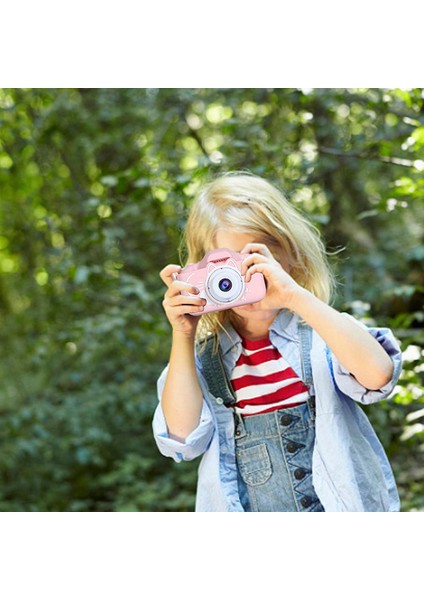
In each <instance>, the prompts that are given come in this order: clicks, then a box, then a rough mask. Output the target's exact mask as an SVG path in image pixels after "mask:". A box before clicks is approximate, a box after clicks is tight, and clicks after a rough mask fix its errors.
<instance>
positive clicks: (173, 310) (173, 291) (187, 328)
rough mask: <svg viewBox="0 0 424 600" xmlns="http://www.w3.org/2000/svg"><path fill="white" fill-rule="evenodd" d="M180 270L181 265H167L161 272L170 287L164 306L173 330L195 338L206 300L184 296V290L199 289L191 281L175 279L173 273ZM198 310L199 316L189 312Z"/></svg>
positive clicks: (196, 291)
mask: <svg viewBox="0 0 424 600" xmlns="http://www.w3.org/2000/svg"><path fill="white" fill-rule="evenodd" d="M180 271H181V267H180V266H179V265H167V266H166V267H164V268H163V269H162V271H161V272H160V277H161V279H162V281H163V282H164V283H165V285H166V286H167V287H168V290H167V291H166V293H165V296H164V299H163V302H162V306H163V308H164V311H165V313H166V316H167V318H168V321H169V322H170V324H171V327H172V330H173V332H174V333H178V334H182V335H183V336H186V337H193V338H194V335H195V333H196V328H197V325H198V323H199V317H201V316H202V312H203V307H204V306H205V304H206V300H204V299H203V298H198V297H196V296H185V295H184V296H183V295H182V294H181V293H180V292H182V291H183V290H184V291H186V292H189V293H190V294H198V293H199V290H198V289H197V288H195V287H193V286H192V285H190V284H189V283H186V282H185V281H177V280H175V279H174V277H173V275H174V274H176V273H179V272H180ZM197 312H198V313H199V316H198V317H197V316H193V315H190V314H188V313H197Z"/></svg>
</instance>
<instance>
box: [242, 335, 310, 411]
mask: <svg viewBox="0 0 424 600" xmlns="http://www.w3.org/2000/svg"><path fill="white" fill-rule="evenodd" d="M231 383H232V386H233V389H234V391H235V393H236V412H238V413H241V414H243V415H245V416H248V415H257V414H260V413H267V412H271V411H273V410H278V409H280V408H287V407H289V406H297V405H299V404H302V403H304V402H306V401H307V399H308V387H307V386H306V385H305V384H304V383H303V382H302V380H301V379H300V377H298V376H297V375H296V373H295V372H294V371H293V369H292V368H291V367H290V365H289V364H288V363H287V362H286V361H285V360H284V358H283V357H282V356H281V354H280V353H279V351H278V350H277V349H276V348H274V346H273V345H272V344H271V342H270V340H269V338H264V339H261V340H255V341H250V340H246V339H244V338H242V351H241V354H240V358H239V359H238V361H237V363H236V366H235V367H234V370H233V372H232V375H231Z"/></svg>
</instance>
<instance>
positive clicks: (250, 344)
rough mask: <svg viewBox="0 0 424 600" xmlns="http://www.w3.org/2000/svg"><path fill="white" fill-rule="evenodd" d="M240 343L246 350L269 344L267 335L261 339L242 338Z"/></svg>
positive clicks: (257, 348) (258, 348)
mask: <svg viewBox="0 0 424 600" xmlns="http://www.w3.org/2000/svg"><path fill="white" fill-rule="evenodd" d="M241 343H242V346H243V348H246V350H260V349H261V348H266V347H267V346H270V345H271V342H270V341H269V337H266V338H262V339H261V340H246V338H242V342H241Z"/></svg>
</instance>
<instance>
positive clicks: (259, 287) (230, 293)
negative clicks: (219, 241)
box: [175, 248, 266, 316]
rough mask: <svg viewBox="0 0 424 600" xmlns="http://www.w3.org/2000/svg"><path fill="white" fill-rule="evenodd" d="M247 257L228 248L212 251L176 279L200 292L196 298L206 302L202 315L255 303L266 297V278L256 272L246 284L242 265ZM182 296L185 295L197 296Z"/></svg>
mask: <svg viewBox="0 0 424 600" xmlns="http://www.w3.org/2000/svg"><path fill="white" fill-rule="evenodd" d="M246 256H248V254H239V253H238V252H232V251H231V250H228V249H227V248H221V249H219V250H211V251H210V252H207V253H206V255H205V256H204V258H203V259H202V260H201V261H200V262H198V263H195V264H193V265H188V266H187V267H185V268H184V269H182V271H181V272H180V273H178V274H177V275H175V279H178V280H179V281H185V282H187V283H190V284H191V285H193V286H195V287H197V288H198V289H199V290H200V293H199V294H197V295H196V297H197V298H204V299H205V300H206V305H205V307H204V309H203V313H202V314H204V313H207V312H214V311H217V310H225V309H227V308H234V307H236V306H243V305H244V304H253V303H254V302H259V301H260V300H262V299H263V298H264V297H265V294H266V287H265V279H264V277H263V275H262V274H261V273H253V275H252V278H251V280H250V281H249V283H246V281H245V279H244V277H243V276H242V274H241V263H242V262H243V260H244V259H245V258H246ZM181 293H182V294H183V295H185V296H193V295H194V294H189V293H188V292H181ZM189 314H193V315H196V316H199V313H189Z"/></svg>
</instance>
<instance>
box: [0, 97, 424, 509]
mask: <svg viewBox="0 0 424 600" xmlns="http://www.w3.org/2000/svg"><path fill="white" fill-rule="evenodd" d="M0 124H1V125H0V311H1V313H0V324H1V327H0V336H1V337H0V344H1V360H0V510H2V511H191V510H193V508H194V496H195V485H196V470H197V467H198V460H197V461H193V462H190V463H182V464H179V465H177V464H175V463H174V462H173V461H172V460H171V459H166V458H163V457H162V456H161V455H160V454H159V452H158V451H157V449H156V446H155V443H154V441H153V438H152V433H151V419H152V415H153V411H154V408H155V405H156V402H157V400H156V387H155V386H156V379H157V377H158V375H159V374H160V372H161V370H162V368H163V367H164V365H165V363H166V361H167V357H168V353H169V348H170V336H169V334H170V328H169V325H168V323H167V321H166V318H165V316H164V313H163V310H162V306H161V300H162V296H163V293H164V289H163V286H162V282H161V281H160V279H159V276H158V272H159V270H160V269H161V268H162V267H163V266H164V265H165V264H167V263H169V262H178V254H177V247H178V243H179V239H180V234H181V230H182V228H183V226H184V222H185V219H186V216H187V210H188V207H189V206H190V202H191V200H192V197H193V194H194V193H195V192H196V190H197V189H198V187H199V185H201V184H202V183H204V182H205V181H206V180H207V179H208V177H210V176H211V175H213V174H216V173H220V172H223V171H226V170H236V169H247V170H249V171H251V172H253V173H256V174H259V175H262V176H264V177H266V178H268V179H269V180H270V181H272V182H273V183H275V184H276V185H277V186H278V187H280V189H282V190H283V191H284V192H285V193H286V194H287V195H288V197H289V198H290V199H291V200H292V202H293V203H294V204H295V205H296V206H297V207H298V208H299V209H300V210H303V211H305V212H307V213H308V214H309V215H310V217H311V218H312V219H313V221H314V222H315V223H316V224H317V226H318V227H319V228H320V229H321V231H322V233H323V235H324V236H325V239H326V241H327V245H328V249H329V251H331V252H333V253H334V256H333V258H332V262H333V265H334V268H335V270H336V272H337V277H338V280H339V282H340V285H339V288H338V295H337V298H336V299H335V303H334V304H335V306H336V307H337V308H339V309H342V310H347V311H348V312H350V313H352V314H354V315H356V316H358V317H360V318H361V319H363V320H364V321H365V322H367V323H377V324H379V325H381V326H390V327H392V328H393V329H394V330H395V333H396V335H397V336H398V339H399V340H400V342H401V344H402V349H403V351H404V359H405V362H404V369H403V372H402V378H401V381H400V384H399V386H398V387H397V388H396V390H395V392H394V394H393V395H392V397H391V398H389V399H388V400H386V401H384V402H383V403H380V404H378V405H376V406H371V407H367V408H366V412H367V414H368V415H369V417H370V419H371V421H372V423H373V425H374V427H375V428H376V430H377V432H378V434H379V436H380V439H381V440H382V442H383V444H384V446H385V448H386V450H387V452H388V454H389V457H390V460H391V462H392V464H393V467H394V470H395V474H396V478H397V481H398V484H399V489H400V494H401V500H402V510H403V511H413V510H420V511H421V510H424V477H423V475H424V461H423V454H424V424H423V423H424V398H423V380H424V374H423V373H424V368H423V361H422V358H423V352H424V350H423V348H424V334H423V321H424V312H423V298H424V268H423V266H424V237H423V232H424V202H423V195H424V90H423V89H421V88H419V89H380V88H379V89H357V88H355V89H333V88H325V89H317V88H316V89H291V88H290V89H121V88H120V89H2V90H0Z"/></svg>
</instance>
